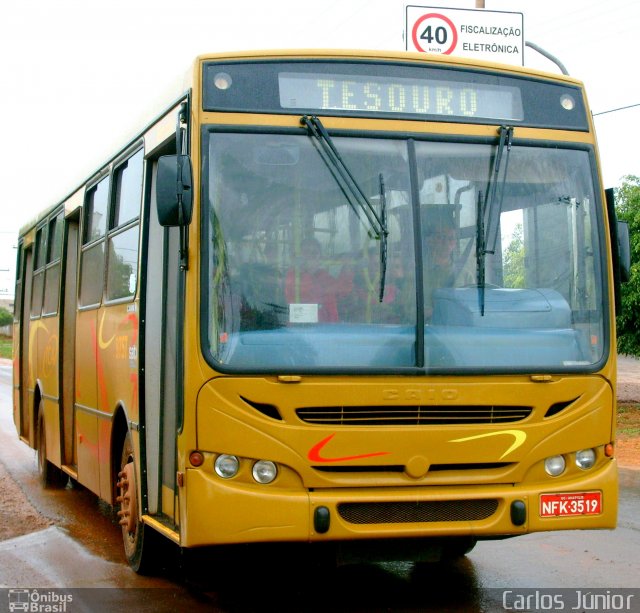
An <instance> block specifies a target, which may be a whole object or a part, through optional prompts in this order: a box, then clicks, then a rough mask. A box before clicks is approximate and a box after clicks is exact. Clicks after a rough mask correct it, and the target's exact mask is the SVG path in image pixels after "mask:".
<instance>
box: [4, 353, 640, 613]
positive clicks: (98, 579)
mask: <svg viewBox="0 0 640 613" xmlns="http://www.w3.org/2000/svg"><path fill="white" fill-rule="evenodd" d="M10 374H11V373H10V370H9V368H8V367H6V366H0V462H1V463H2V464H3V465H4V467H5V468H6V470H7V472H8V473H9V474H10V475H11V477H12V478H13V479H14V480H15V481H16V482H17V483H18V484H19V485H20V488H21V489H22V491H23V492H24V493H25V494H26V496H27V498H28V500H29V501H30V503H31V504H32V505H33V506H34V507H36V508H37V509H38V510H39V511H40V513H42V514H43V515H44V516H46V517H48V518H50V519H51V520H52V522H53V523H52V526H51V527H49V528H46V529H45V530H41V531H38V532H34V533H32V534H28V535H26V536H22V537H17V538H14V539H9V540H5V541H2V542H0V611H2V610H8V609H3V607H5V606H6V604H5V603H7V602H8V600H7V599H6V597H5V596H3V595H2V591H3V590H2V589H1V588H13V589H15V588H26V589H30V590H33V588H39V591H40V592H42V591H43V590H46V589H54V588H56V589H57V588H65V589H71V592H69V593H70V594H71V595H72V596H74V600H73V602H72V603H70V605H69V606H68V607H67V609H66V610H67V611H69V613H73V612H74V611H119V610H123V609H124V607H125V606H126V607H130V608H131V609H132V610H136V611H176V610H179V611H189V612H190V613H191V612H196V611H204V610H206V611H234V612H236V611H260V612H262V611H296V612H298V611H301V612H304V611H323V612H324V611H352V612H356V611H357V612H366V613H370V612H373V611H421V612H422V611H470V612H474V611H478V612H479V611H483V612H484V611H504V610H509V609H508V608H505V607H511V609H512V610H532V611H535V610H571V609H572V608H573V606H577V605H580V604H582V605H586V606H583V607H582V609H580V610H586V609H587V608H588V605H589V604H593V601H591V603H590V602H589V601H587V600H585V598H587V596H586V595H585V594H587V592H588V593H589V594H591V597H594V596H593V594H594V593H596V592H595V591H597V590H598V589H600V590H601V592H598V594H601V595H602V599H601V600H600V601H596V604H602V605H603V606H604V605H605V604H606V600H605V599H606V598H607V597H608V598H609V604H610V605H616V604H622V605H623V608H618V607H615V610H625V611H626V610H633V611H640V589H634V591H631V592H629V591H625V588H640V554H639V553H638V552H640V471H634V470H621V471H620V476H621V490H620V506H619V520H618V528H617V529H616V530H613V531H609V530H606V531H580V532H557V533H538V534H530V535H526V536H522V537H519V538H516V539H509V540H505V541H493V542H481V543H479V544H478V545H477V546H476V548H475V549H474V550H473V551H472V552H471V553H470V554H469V555H468V556H467V557H466V558H464V559H462V560H460V561H458V562H455V563H449V564H419V565H414V564H411V563H398V562H396V563H384V564H360V565H352V566H343V567H339V568H338V569H336V570H334V571H331V572H330V573H328V574H323V573H315V572H308V570H307V568H306V567H305V566H304V565H302V564H300V563H299V562H298V561H297V560H296V559H295V558H287V557H286V554H284V553H283V555H277V556H276V557H273V558H266V559H265V557H264V556H257V555H254V554H255V553H256V552H253V551H251V550H248V551H247V555H246V556H245V557H244V558H242V559H240V560H237V559H234V560H228V564H227V563H225V562H226V561H225V560H224V559H223V560H208V559H204V560H202V561H201V562H200V564H199V565H198V566H197V567H196V568H194V569H192V570H193V571H197V572H194V574H190V575H189V577H190V579H189V580H187V579H185V577H184V576H182V575H181V573H180V572H179V571H177V570H169V571H166V572H165V574H164V575H163V576H160V577H153V578H145V577H140V576H138V575H136V574H135V573H133V572H132V571H130V570H129V568H128V566H127V565H126V564H125V562H124V560H123V555H122V551H121V542H120V532H119V528H118V527H117V526H115V525H114V524H113V522H112V520H111V518H110V516H109V513H108V512H107V511H106V509H104V507H103V506H102V505H101V504H100V503H99V502H98V500H97V498H96V497H95V496H94V495H92V494H91V493H89V492H88V491H86V490H84V489H83V488H75V489H70V488H67V489H61V490H42V489H40V486H39V484H38V482H37V478H36V466H35V454H34V452H33V450H30V449H29V448H28V447H27V446H26V445H24V444H23V443H22V442H20V441H19V440H18V438H17V436H16V433H15V429H14V427H13V421H12V416H11V395H10V392H11V387H10ZM0 520H1V518H0ZM223 571H224V572H223ZM98 587H99V588H107V589H102V590H95V589H87V588H98ZM108 588H117V589H108ZM122 588H126V589H122ZM151 588H153V589H151ZM527 588H530V589H531V590H533V591H528V589H527ZM549 590H552V592H551V594H547V592H548V591H549ZM4 591H5V592H7V593H8V591H9V590H8V589H6V590H4ZM526 596H528V597H529V600H526ZM618 596H619V599H618V600H611V599H612V598H618ZM545 598H547V599H546V600H545ZM577 598H582V599H583V600H582V601H578V600H576V599H577ZM536 599H537V600H536ZM625 599H626V600H625ZM575 603H577V604H575ZM551 604H553V605H554V606H555V608H549V607H548V606H546V605H551ZM559 604H562V605H563V609H560V608H558V606H557V605H559ZM520 605H522V606H520ZM627 607H630V608H627ZM576 610H577V609H576ZM592 610H607V609H604V608H598V607H596V608H594V609H592ZM609 610H614V609H613V608H611V607H610V609H609Z"/></svg>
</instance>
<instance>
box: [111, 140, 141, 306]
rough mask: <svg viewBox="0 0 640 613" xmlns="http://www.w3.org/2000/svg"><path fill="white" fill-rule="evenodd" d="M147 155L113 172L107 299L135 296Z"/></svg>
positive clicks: (139, 155) (138, 156)
mask: <svg viewBox="0 0 640 613" xmlns="http://www.w3.org/2000/svg"><path fill="white" fill-rule="evenodd" d="M143 161H144V152H143V150H142V149H141V150H140V151H138V152H137V153H135V154H134V155H132V156H131V157H130V158H129V159H128V160H127V161H126V162H124V163H123V164H120V166H118V167H117V168H116V170H115V172H114V187H115V197H114V202H113V215H112V217H111V219H112V231H111V232H109V240H108V244H109V247H108V256H107V257H108V264H107V266H108V270H107V300H119V299H121V298H127V297H130V296H133V295H134V294H135V292H136V287H137V284H138V237H139V223H138V221H137V220H138V219H139V217H140V203H141V201H142V172H143Z"/></svg>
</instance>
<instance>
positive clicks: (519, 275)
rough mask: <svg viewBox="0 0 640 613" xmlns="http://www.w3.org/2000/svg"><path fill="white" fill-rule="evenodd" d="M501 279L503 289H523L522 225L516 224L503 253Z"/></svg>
mask: <svg viewBox="0 0 640 613" xmlns="http://www.w3.org/2000/svg"><path fill="white" fill-rule="evenodd" d="M503 277H504V286H505V287H514V288H515V287H519V288H522V287H525V282H524V239H523V233H522V224H521V223H519V224H516V226H515V228H514V229H513V234H512V236H511V242H510V243H509V245H508V246H507V248H506V249H505V252H504V265H503Z"/></svg>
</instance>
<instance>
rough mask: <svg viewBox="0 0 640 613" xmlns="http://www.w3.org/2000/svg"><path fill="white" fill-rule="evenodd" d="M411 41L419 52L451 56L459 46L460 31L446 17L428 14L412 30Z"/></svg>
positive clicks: (417, 21) (438, 14)
mask: <svg viewBox="0 0 640 613" xmlns="http://www.w3.org/2000/svg"><path fill="white" fill-rule="evenodd" d="M411 39H412V41H413V45H414V47H415V48H416V49H417V50H418V51H422V52H423V53H442V54H443V55H449V54H450V53H452V52H453V51H454V50H455V48H456V45H457V44H458V31H457V30H456V26H455V24H454V23H453V21H451V19H449V18H448V17H447V16H446V15H443V14H442V13H427V14H426V15H422V17H420V18H419V19H418V20H416V22H415V24H414V25H413V28H412V30H411Z"/></svg>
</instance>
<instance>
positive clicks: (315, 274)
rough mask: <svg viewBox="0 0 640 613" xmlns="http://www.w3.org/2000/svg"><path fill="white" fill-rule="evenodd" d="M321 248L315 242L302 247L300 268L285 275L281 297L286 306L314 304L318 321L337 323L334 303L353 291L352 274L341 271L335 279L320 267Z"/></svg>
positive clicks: (336, 307)
mask: <svg viewBox="0 0 640 613" xmlns="http://www.w3.org/2000/svg"><path fill="white" fill-rule="evenodd" d="M321 255H322V247H321V246H320V243H319V242H318V241H317V240H316V239H310V240H308V241H306V242H305V243H304V244H303V246H302V258H301V262H300V266H298V267H296V268H292V269H291V270H289V272H288V273H287V278H286V281H285V296H286V298H287V302H288V303H289V304H295V303H301V304H317V305H318V321H319V322H337V321H339V320H340V317H339V313H338V300H339V299H341V298H343V297H345V296H347V295H349V294H350V293H351V290H352V289H353V273H352V272H349V271H347V270H343V271H342V272H341V273H340V276H338V277H337V278H336V277H334V276H333V275H331V274H329V273H328V272H327V271H326V270H325V269H324V268H322V265H321V261H320V258H321Z"/></svg>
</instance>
